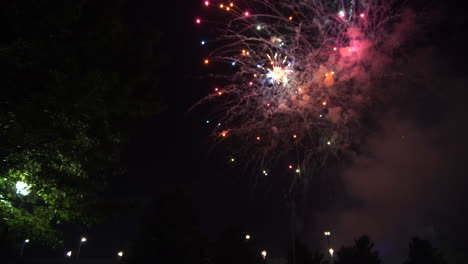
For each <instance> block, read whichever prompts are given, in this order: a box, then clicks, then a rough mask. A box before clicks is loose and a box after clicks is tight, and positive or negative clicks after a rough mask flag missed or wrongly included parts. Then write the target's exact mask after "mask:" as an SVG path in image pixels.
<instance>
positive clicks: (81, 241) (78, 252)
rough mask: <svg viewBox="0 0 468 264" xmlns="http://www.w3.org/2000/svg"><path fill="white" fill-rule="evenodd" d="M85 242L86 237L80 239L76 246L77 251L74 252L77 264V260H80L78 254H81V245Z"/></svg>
mask: <svg viewBox="0 0 468 264" xmlns="http://www.w3.org/2000/svg"><path fill="white" fill-rule="evenodd" d="M86 241H87V239H86V237H82V238H81V240H80V244H79V245H78V251H77V252H76V261H77V262H78V259H79V258H80V252H81V245H82V244H83V243H85V242H86Z"/></svg>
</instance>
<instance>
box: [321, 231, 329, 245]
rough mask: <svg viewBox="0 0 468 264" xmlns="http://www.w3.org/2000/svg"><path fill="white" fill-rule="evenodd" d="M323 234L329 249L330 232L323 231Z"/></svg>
mask: <svg viewBox="0 0 468 264" xmlns="http://www.w3.org/2000/svg"><path fill="white" fill-rule="evenodd" d="M323 234H324V235H325V236H326V237H327V243H328V248H330V236H331V232H330V231H325V232H323Z"/></svg>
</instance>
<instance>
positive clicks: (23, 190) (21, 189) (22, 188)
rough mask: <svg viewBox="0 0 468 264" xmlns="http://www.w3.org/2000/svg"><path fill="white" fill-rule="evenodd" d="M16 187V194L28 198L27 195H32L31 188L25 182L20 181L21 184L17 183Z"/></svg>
mask: <svg viewBox="0 0 468 264" xmlns="http://www.w3.org/2000/svg"><path fill="white" fill-rule="evenodd" d="M15 187H16V193H17V194H20V195H23V196H26V195H28V194H29V193H30V191H29V188H31V186H29V185H28V184H27V183H25V182H22V181H19V182H17V183H16V185H15Z"/></svg>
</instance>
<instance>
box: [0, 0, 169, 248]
mask: <svg viewBox="0 0 468 264" xmlns="http://www.w3.org/2000/svg"><path fill="white" fill-rule="evenodd" d="M130 7H131V1H123V0H118V1H82V0H71V1H59V0H44V1H32V2H31V1H27V0H17V1H14V0H7V1H4V2H3V3H2V10H1V11H0V25H1V26H0V28H1V30H2V36H1V37H0V70H1V72H2V81H1V82H2V83H1V86H2V95H1V97H0V216H1V217H0V228H1V230H2V232H3V233H4V234H5V233H14V234H17V235H18V236H20V237H23V238H24V237H29V238H31V239H35V240H41V241H47V242H50V243H52V244H54V243H57V242H58V241H59V236H57V232H56V228H55V227H56V226H57V225H59V224H61V223H80V224H91V223H94V222H96V221H97V220H98V216H99V214H97V212H98V211H99V208H100V207H99V198H100V197H101V196H102V193H103V191H104V190H105V187H106V184H107V183H108V180H109V178H110V177H112V176H114V175H116V174H117V173H122V169H121V168H119V167H118V166H117V162H118V160H119V154H120V147H121V145H122V143H123V142H125V138H126V135H127V134H128V131H129V129H130V127H131V124H132V122H133V121H134V120H138V119H140V118H146V117H149V116H151V115H153V114H154V113H157V112H160V111H161V110H163V107H162V104H161V103H159V102H158V100H157V98H158V96H159V95H158V94H156V93H155V92H154V91H155V88H156V84H157V79H156V78H155V77H154V76H155V74H154V73H155V71H156V70H157V69H158V67H159V65H161V59H160V57H161V56H160V55H159V54H158V53H157V52H156V50H157V43H158V39H159V34H158V33H157V32H156V31H155V30H154V28H155V26H154V23H153V22H152V21H150V20H144V21H142V22H138V23H136V22H134V21H133V20H131V19H130V18H131V14H128V12H127V13H126V10H131V8H130Z"/></svg>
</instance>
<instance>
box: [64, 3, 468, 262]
mask: <svg viewBox="0 0 468 264" xmlns="http://www.w3.org/2000/svg"><path fill="white" fill-rule="evenodd" d="M140 2H141V5H135V6H136V7H133V8H134V9H132V10H130V11H129V12H130V14H132V15H131V17H132V19H135V20H138V19H148V20H150V21H152V23H154V24H153V25H154V30H155V31H159V32H161V42H160V46H159V47H155V48H157V49H159V50H160V51H162V53H161V54H162V57H163V60H164V61H165V64H164V66H163V67H162V69H161V70H159V71H158V72H156V73H155V75H157V77H158V78H160V83H159V85H158V89H160V94H161V97H162V98H163V101H164V102H165V103H166V104H167V110H166V111H164V112H162V113H160V114H158V115H156V116H154V117H153V118H151V119H149V120H145V122H141V123H138V124H135V126H134V128H133V131H132V138H131V140H130V143H129V144H127V145H126V146H125V149H124V153H123V156H122V164H124V165H125V166H126V167H128V174H127V175H125V176H122V178H119V179H115V180H114V181H113V182H112V185H111V186H112V191H111V195H110V196H111V197H113V199H117V200H129V201H132V204H134V207H135V208H137V209H138V210H137V211H138V212H139V213H140V215H134V214H133V213H132V214H131V215H128V216H127V217H119V218H118V219H114V220H113V222H112V223H110V224H109V223H105V224H102V225H98V226H95V227H93V228H91V229H89V230H87V231H86V232H87V233H88V237H90V239H89V243H88V244H87V245H86V248H85V249H83V251H82V256H83V257H86V256H89V257H91V256H94V257H100V256H102V255H109V254H113V253H111V252H114V251H115V249H116V248H124V249H125V248H127V247H128V246H129V245H130V243H131V241H132V240H133V239H135V238H136V237H137V236H138V231H139V230H140V229H139V226H140V224H141V221H142V218H143V217H144V216H145V214H146V213H147V210H148V208H150V205H151V204H152V203H154V202H157V201H158V199H159V197H161V195H163V194H164V193H166V192H167V191H168V190H176V192H178V193H180V194H181V195H183V196H187V197H189V199H190V201H191V207H192V209H193V212H194V216H195V218H196V219H197V220H198V225H199V226H200V229H201V230H202V231H203V233H204V234H205V235H206V236H208V237H210V238H211V239H215V238H216V237H217V236H219V234H220V233H222V232H223V231H224V230H225V229H226V228H227V227H229V226H236V227H239V228H241V229H245V232H246V233H249V234H251V235H253V236H255V238H256V239H257V241H258V244H259V245H262V247H263V248H265V249H267V250H268V251H269V254H270V255H271V256H272V257H284V256H285V253H286V249H287V248H288V247H289V245H290V241H291V210H290V208H289V207H288V204H287V201H286V200H285V199H284V195H283V192H284V186H282V184H283V182H282V180H281V175H279V174H281V173H278V175H276V176H272V177H271V178H270V179H265V178H259V176H258V175H252V173H250V172H248V171H247V172H246V171H244V170H243V167H242V165H229V164H228V163H227V162H226V160H227V156H223V154H226V153H225V152H224V151H223V150H222V149H217V148H215V150H212V151H211V150H210V148H211V145H210V143H209V138H208V136H209V130H208V129H207V127H206V125H205V124H204V120H205V114H206V112H207V109H202V110H200V111H198V110H197V111H193V112H190V111H188V109H189V108H190V106H192V105H193V104H194V103H195V102H197V101H198V100H199V99H201V98H202V97H203V96H205V95H206V94H207V93H209V92H210V91H211V84H210V82H209V81H208V80H205V79H203V78H200V77H202V76H203V75H204V74H206V73H207V72H208V71H211V70H214V69H216V66H214V65H210V66H209V69H206V67H204V65H202V63H201V62H202V59H203V58H204V56H205V55H206V53H207V51H208V50H207V48H206V47H201V46H200V45H199V41H200V39H201V37H200V36H201V35H204V36H206V35H210V34H213V32H212V31H211V30H210V29H209V28H203V27H202V28H201V29H200V28H199V27H196V26H195V25H194V23H193V18H194V17H196V16H198V15H199V14H200V13H201V12H202V10H203V8H202V3H201V1H165V2H164V3H157V4H156V3H153V2H152V1H140ZM154 2H156V1H154ZM168 2H173V3H172V4H171V5H170V6H169V3H168ZM424 12H426V14H419V15H420V16H423V19H421V21H424V23H425V24H423V25H417V26H416V27H415V29H414V32H415V33H411V34H412V35H411V36H410V44H409V45H410V46H411V48H409V50H410V52H409V54H406V55H405V59H404V60H403V61H404V63H402V64H401V65H398V66H397V67H400V68H399V70H400V71H401V72H403V73H405V74H408V75H411V76H413V77H414V79H415V80H417V82H416V81H415V82H414V83H410V82H409V83H402V84H401V92H400V94H399V96H394V97H393V98H391V99H390V100H392V107H391V108H390V109H385V110H381V109H376V110H375V111H376V112H375V116H376V117H377V120H378V122H377V123H378V124H377V128H376V129H375V130H374V131H372V133H371V134H370V135H369V136H368V137H367V138H366V142H365V144H363V145H362V146H361V151H360V152H359V153H357V154H356V156H355V157H353V159H352V161H348V162H343V163H337V164H335V165H334V166H332V167H330V168H328V169H327V170H325V172H324V175H319V176H317V177H314V178H313V179H311V181H310V182H309V183H308V184H309V186H308V187H307V188H306V192H307V196H306V199H305V201H304V202H303V203H302V204H300V207H299V208H298V209H299V212H300V214H299V215H298V216H297V217H296V221H295V225H296V230H297V233H296V235H297V237H299V238H301V239H302V240H303V241H305V242H306V243H307V245H308V246H309V247H310V248H311V249H313V248H317V249H320V250H323V249H324V247H325V245H326V244H325V240H324V237H323V231H324V230H326V229H328V230H331V231H332V233H333V240H332V241H333V244H334V245H335V247H339V246H341V245H343V244H345V245H350V244H351V243H352V241H353V239H356V238H357V237H359V236H360V235H362V234H367V235H369V236H370V237H371V239H372V240H373V241H374V242H375V244H376V248H377V249H378V250H379V252H380V254H381V255H382V256H383V258H384V259H385V258H387V259H393V258H395V259H397V260H401V259H402V257H404V256H406V254H407V252H406V249H407V244H408V242H409V240H410V238H411V237H413V236H415V235H419V236H422V237H424V238H428V239H430V240H431V241H432V242H433V243H434V245H435V246H437V247H440V248H442V249H444V250H445V251H444V254H445V255H449V254H455V253H454V252H452V251H448V249H454V251H455V249H457V251H459V252H460V251H463V250H468V248H467V247H466V245H468V229H467V228H466V223H468V213H467V206H466V204H467V202H468V198H467V197H466V195H465V192H466V187H467V184H468V177H467V171H468V167H467V166H468V158H467V155H466V149H467V147H468V140H467V136H466V135H468V125H467V122H466V121H467V118H466V115H465V113H466V112H467V104H466V98H467V95H468V91H467V89H466V87H467V86H466V84H467V77H466V76H467V75H466V61H465V59H464V57H465V56H464V53H465V52H464V51H465V50H466V45H465V43H466V42H465V41H464V37H465V36H464V32H465V31H466V30H465V28H466V27H465V26H466V21H465V18H464V14H463V10H461V8H458V7H457V6H456V1H451V2H444V3H437V2H432V3H430V4H428V7H427V8H425V9H424ZM424 17H425V18H424ZM415 83H417V85H416V84H415ZM80 232H81V231H79V230H73V231H72V232H70V234H67V236H69V238H70V239H71V238H72V237H76V236H79V235H80V234H79V233H80ZM67 243H68V242H67ZM67 243H65V244H66V246H70V243H68V245H67Z"/></svg>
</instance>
